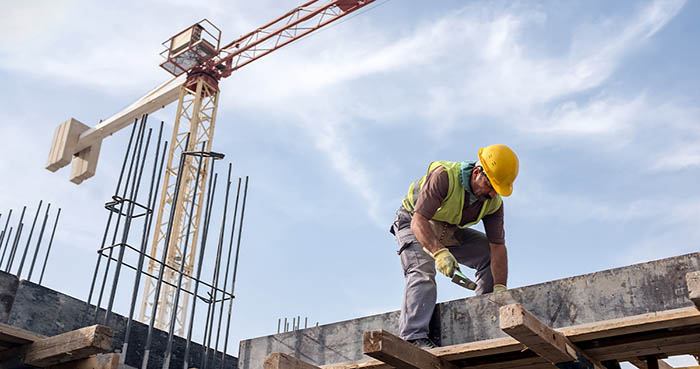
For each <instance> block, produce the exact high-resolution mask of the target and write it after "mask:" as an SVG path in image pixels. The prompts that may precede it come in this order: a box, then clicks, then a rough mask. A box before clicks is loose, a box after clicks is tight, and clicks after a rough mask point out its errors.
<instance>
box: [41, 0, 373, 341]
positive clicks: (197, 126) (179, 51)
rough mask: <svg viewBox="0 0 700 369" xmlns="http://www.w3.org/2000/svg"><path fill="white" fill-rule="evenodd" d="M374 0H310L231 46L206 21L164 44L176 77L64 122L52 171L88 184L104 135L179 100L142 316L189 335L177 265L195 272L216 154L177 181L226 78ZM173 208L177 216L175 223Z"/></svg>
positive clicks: (188, 167) (205, 144)
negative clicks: (96, 119)
mask: <svg viewBox="0 0 700 369" xmlns="http://www.w3.org/2000/svg"><path fill="white" fill-rule="evenodd" d="M374 1H376V0H330V1H329V0H312V1H308V2H306V3H305V4H303V5H301V6H299V7H297V8H295V9H292V10H291V11H289V12H287V13H285V14H284V15H282V16H280V17H279V18H277V19H275V20H273V21H271V22H269V23H267V24H265V25H264V26H262V27H260V28H257V29H256V30H254V31H252V32H250V33H248V34H246V35H244V36H241V37H239V38H238V39H236V40H234V41H232V42H230V43H228V44H226V45H224V46H223V47H222V46H221V45H220V38H221V31H220V30H219V29H218V28H217V27H216V26H214V25H213V24H212V23H211V22H209V21H208V20H206V19H204V20H202V21H200V22H198V23H196V24H194V25H192V26H190V27H188V28H187V29H185V30H184V31H182V32H180V33H178V34H177V35H175V36H173V37H171V38H170V39H168V40H166V41H165V42H164V43H163V44H164V45H165V46H166V50H165V51H164V52H163V53H162V55H163V56H164V57H165V61H164V62H163V63H161V67H162V68H163V69H165V70H167V71H168V72H169V73H170V74H172V75H173V78H172V79H170V80H169V81H166V82H165V83H163V84H161V85H160V86H158V87H157V88H155V89H154V90H152V91H151V92H149V93H148V94H146V95H145V96H144V97H142V98H141V99H139V100H138V101H136V102H135V103H133V104H131V105H129V106H128V107H127V108H126V109H124V110H122V111H121V112H119V113H117V114H115V115H113V116H111V117H109V118H107V119H106V120H104V121H100V123H99V124H97V125H95V126H94V127H92V128H91V127H89V126H87V125H85V124H83V123H82V122H80V121H78V120H77V119H75V118H70V119H69V120H67V121H66V122H64V123H62V124H60V125H59V126H58V127H57V128H56V130H55V131H54V136H53V141H52V143H51V150H50V151H49V155H48V161H47V164H46V169H48V170H50V171H52V172H53V171H56V170H58V169H60V168H62V167H64V166H66V165H68V164H69V163H70V164H71V173H70V180H71V181H72V182H74V183H76V184H80V183H81V182H82V181H84V180H86V179H88V178H90V177H92V176H93V175H94V174H95V170H96V167H97V160H98V158H99V153H100V146H101V144H102V140H103V139H104V138H106V137H108V136H110V135H112V134H114V133H116V132H118V131H119V130H121V129H122V128H124V127H126V126H128V125H130V124H131V123H132V122H133V121H134V120H135V119H136V118H138V117H140V116H141V115H142V114H150V113H152V112H154V111H156V110H158V109H161V108H163V107H165V106H166V105H168V104H170V103H171V102H174V101H175V100H177V101H178V106H177V117H176V118H175V124H174V128H173V134H172V140H171V141H170V142H171V145H170V149H169V153H168V158H167V167H166V169H165V171H166V172H165V175H164V178H163V182H162V184H161V185H162V188H161V197H160V202H159V205H158V209H157V213H156V214H157V217H156V223H155V225H156V227H155V233H154V235H153V239H152V244H151V249H150V250H149V254H150V257H151V258H150V260H149V265H148V267H147V268H148V274H147V277H146V278H145V284H144V289H143V295H142V299H141V300H142V305H141V311H140V314H139V320H141V321H143V322H146V321H151V320H153V321H154V326H155V327H156V328H160V329H163V330H170V329H171V328H174V332H175V333H176V334H178V335H181V336H182V334H183V332H184V328H185V325H186V324H185V323H186V314H187V309H188V306H189V303H190V301H189V294H184V297H183V298H182V299H178V298H176V297H175V296H174V295H175V294H174V289H173V288H172V287H171V285H174V282H175V280H176V279H177V278H178V276H177V272H175V271H176V270H179V269H180V267H181V266H182V267H183V270H184V273H185V275H186V276H187V277H191V275H192V270H193V268H194V265H195V261H196V260H195V255H196V251H197V242H198V239H199V236H200V221H201V217H202V210H203V208H202V205H203V194H204V192H205V186H206V185H205V183H206V177H207V174H208V171H209V169H210V165H211V160H210V159H211V158H204V159H203V160H204V162H203V163H202V171H201V175H200V176H196V173H197V167H198V165H199V164H198V163H196V159H194V158H193V156H191V155H185V162H184V165H183V169H182V170H183V172H182V177H181V182H180V187H179V193H178V196H177V199H176V198H175V197H176V196H175V186H176V179H177V178H178V176H179V174H180V173H179V160H178V159H179V158H180V156H181V154H182V153H183V152H190V151H205V152H209V151H211V147H212V142H213V139H214V126H215V123H216V112H217V107H218V102H219V86H218V83H219V80H221V79H222V78H226V77H228V76H230V75H231V73H233V72H234V71H235V70H237V69H240V68H242V67H243V66H245V65H248V64H249V63H251V62H253V61H255V60H257V59H259V58H261V57H263V56H265V55H267V54H269V53H271V52H273V51H275V50H277V49H279V48H281V47H283V46H285V45H288V44H289V43H291V42H293V41H295V40H298V39H300V38H302V37H304V36H306V35H308V34H309V33H311V32H313V31H315V30H318V29H320V28H322V27H324V26H326V25H328V24H330V23H332V22H334V21H336V20H338V19H340V18H342V17H345V16H347V15H348V14H351V13H353V12H355V11H357V10H358V9H361V8H363V7H365V6H367V5H369V4H371V3H373V2H374ZM187 137H189V140H188V139H187ZM171 210H172V211H173V212H172V213H173V214H174V216H173V218H172V219H173V221H172V223H171V224H169V223H170V222H169V219H168V218H169V214H170V213H171ZM154 211H155V209H154ZM169 226H171V227H172V228H171V236H170V237H169V242H168V244H166V239H167V238H168V237H166V234H167V232H168V227H169ZM164 254H165V255H166V264H167V265H168V268H165V269H161V268H160V265H158V263H157V262H155V260H160V259H161V258H162V257H163V255H164ZM160 270H164V272H163V275H162V280H163V281H164V282H166V283H163V284H162V288H161V289H160V292H156V291H157V290H158V288H156V280H157V279H158V278H160V277H161V276H160V275H159V273H160ZM149 275H150V276H149ZM187 277H186V278H184V286H182V287H183V288H184V289H185V290H190V284H191V278H187ZM156 302H157V304H156ZM156 307H157V308H159V309H157V308H156ZM174 310H175V311H176V314H177V315H176V319H175V323H174V324H175V325H176V327H170V325H171V324H170V319H168V317H169V316H172V315H171V314H172V312H173V311H174ZM154 315H155V317H154Z"/></svg>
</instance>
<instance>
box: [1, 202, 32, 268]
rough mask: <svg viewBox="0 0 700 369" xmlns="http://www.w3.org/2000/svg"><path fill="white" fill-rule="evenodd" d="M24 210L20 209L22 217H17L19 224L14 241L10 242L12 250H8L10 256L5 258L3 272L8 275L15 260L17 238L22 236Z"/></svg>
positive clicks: (25, 208)
mask: <svg viewBox="0 0 700 369" xmlns="http://www.w3.org/2000/svg"><path fill="white" fill-rule="evenodd" d="M26 210H27V207H26V206H24V207H22V215H20V216H19V223H17V233H15V239H14V241H12V250H10V254H9V255H8V256H7V265H6V266H5V271H6V272H8V273H10V269H11V268H12V262H13V261H14V259H15V251H16V250H17V242H19V237H20V236H21V235H22V228H23V227H24V225H23V224H22V220H24V213H25V211H26Z"/></svg>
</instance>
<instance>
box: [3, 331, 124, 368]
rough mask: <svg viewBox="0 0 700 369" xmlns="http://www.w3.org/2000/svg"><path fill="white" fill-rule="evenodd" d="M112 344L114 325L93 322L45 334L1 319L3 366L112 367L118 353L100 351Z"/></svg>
mask: <svg viewBox="0 0 700 369" xmlns="http://www.w3.org/2000/svg"><path fill="white" fill-rule="evenodd" d="M111 347H112V329H111V328H109V327H105V326H102V325H94V326H91V327H85V328H81V329H77V330H74V331H70V332H66V333H63V334H59V335H57V336H53V337H43V336H40V335H37V334H34V333H31V332H28V331H25V330H23V329H19V328H16V327H12V326H9V325H6V324H2V323H0V368H6V369H12V368H26V367H27V366H30V367H37V368H49V369H66V368H75V369H88V368H90V369H113V368H116V367H117V365H118V362H119V354H107V355H98V354H101V353H103V352H106V351H108V350H110V349H111Z"/></svg>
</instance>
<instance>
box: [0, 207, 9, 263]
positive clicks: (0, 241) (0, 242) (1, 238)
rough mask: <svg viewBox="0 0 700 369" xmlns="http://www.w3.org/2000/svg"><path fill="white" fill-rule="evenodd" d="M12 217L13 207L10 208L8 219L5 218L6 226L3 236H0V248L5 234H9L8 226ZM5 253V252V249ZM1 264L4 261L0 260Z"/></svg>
mask: <svg viewBox="0 0 700 369" xmlns="http://www.w3.org/2000/svg"><path fill="white" fill-rule="evenodd" d="M10 218H12V209H10V212H9V213H8V214H7V220H5V228H4V229H3V230H2V236H0V248H2V241H4V240H5V235H7V226H8V225H9V224H10ZM8 238H9V236H8ZM3 254H5V251H4V250H3ZM0 264H2V261H0Z"/></svg>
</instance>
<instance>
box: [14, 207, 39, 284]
mask: <svg viewBox="0 0 700 369" xmlns="http://www.w3.org/2000/svg"><path fill="white" fill-rule="evenodd" d="M43 203H44V200H39V207H38V208H37V209H36V214H34V220H33V221H32V228H31V229H30V230H29V237H28V238H27V245H26V246H24V252H23V253H22V259H21V260H20V262H19V268H17V278H20V277H21V275H22V269H24V261H25V260H26V259H27V252H28V251H29V244H30V243H31V242H32V236H33V235H34V226H36V220H37V219H38V218H39V211H41V205H42V204H43Z"/></svg>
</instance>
